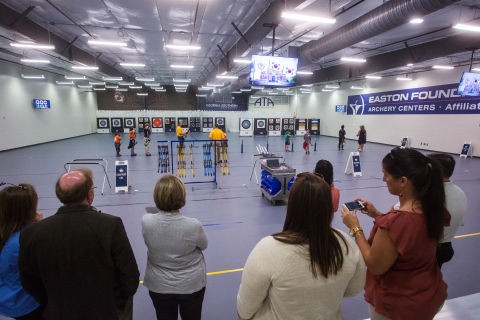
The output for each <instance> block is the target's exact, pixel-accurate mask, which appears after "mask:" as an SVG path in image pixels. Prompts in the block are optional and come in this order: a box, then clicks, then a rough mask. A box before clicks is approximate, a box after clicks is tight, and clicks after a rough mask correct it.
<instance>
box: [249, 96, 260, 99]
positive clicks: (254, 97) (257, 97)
mask: <svg viewBox="0 0 480 320" xmlns="http://www.w3.org/2000/svg"><path fill="white" fill-rule="evenodd" d="M250 98H252V99H259V98H261V96H250Z"/></svg>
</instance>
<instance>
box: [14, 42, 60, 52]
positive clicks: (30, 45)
mask: <svg viewBox="0 0 480 320" xmlns="http://www.w3.org/2000/svg"><path fill="white" fill-rule="evenodd" d="M10 45H11V46H12V47H17V48H32V49H50V50H54V49H55V46H52V45H49V44H34V43H10Z"/></svg>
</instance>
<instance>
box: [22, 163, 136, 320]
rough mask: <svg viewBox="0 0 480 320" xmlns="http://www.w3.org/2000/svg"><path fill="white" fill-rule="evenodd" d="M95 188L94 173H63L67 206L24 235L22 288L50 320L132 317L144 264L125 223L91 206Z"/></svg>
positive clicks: (59, 189)
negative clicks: (140, 264)
mask: <svg viewBox="0 0 480 320" xmlns="http://www.w3.org/2000/svg"><path fill="white" fill-rule="evenodd" d="M94 189H95V187H94V186H93V174H92V171H90V170H88V169H77V170H75V171H70V172H68V173H65V174H63V175H62V176H61V177H60V178H59V179H58V181H57V184H56V187H55V192H56V194H57V197H58V199H59V200H60V201H61V202H62V203H63V206H62V207H60V209H58V211H57V213H56V214H55V215H53V216H51V217H48V218H46V219H44V220H42V221H41V222H38V223H34V224H32V225H30V226H28V227H26V228H24V229H23V230H22V232H21V233H20V256H19V269H20V279H21V282H22V286H23V287H24V289H25V291H27V292H28V293H29V294H30V295H32V296H33V297H34V298H35V300H37V301H38V302H39V303H41V304H43V305H46V310H45V313H44V317H45V318H46V319H49V320H50V319H108V320H109V319H111V320H117V319H121V320H123V319H132V311H133V302H132V301H133V295H134V294H135V292H136V291H137V287H138V284H139V275H140V274H139V272H138V266H137V263H136V261H135V256H134V255H133V251H132V247H131V246H130V242H129V240H128V237H127V234H126V232H125V228H124V226H123V223H122V219H120V218H119V217H116V216H112V215H109V214H105V213H101V212H100V211H98V210H97V209H96V208H95V207H92V206H91V205H92V203H93V199H94V197H95V193H94Z"/></svg>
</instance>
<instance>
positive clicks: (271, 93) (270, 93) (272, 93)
mask: <svg viewBox="0 0 480 320" xmlns="http://www.w3.org/2000/svg"><path fill="white" fill-rule="evenodd" d="M268 94H269V95H274V94H278V92H269V93H268Z"/></svg>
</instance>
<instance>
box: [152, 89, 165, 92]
mask: <svg viewBox="0 0 480 320" xmlns="http://www.w3.org/2000/svg"><path fill="white" fill-rule="evenodd" d="M155 91H157V92H165V91H167V89H155Z"/></svg>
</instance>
